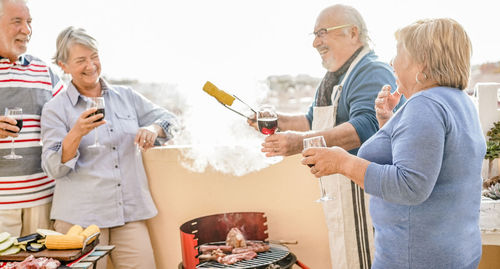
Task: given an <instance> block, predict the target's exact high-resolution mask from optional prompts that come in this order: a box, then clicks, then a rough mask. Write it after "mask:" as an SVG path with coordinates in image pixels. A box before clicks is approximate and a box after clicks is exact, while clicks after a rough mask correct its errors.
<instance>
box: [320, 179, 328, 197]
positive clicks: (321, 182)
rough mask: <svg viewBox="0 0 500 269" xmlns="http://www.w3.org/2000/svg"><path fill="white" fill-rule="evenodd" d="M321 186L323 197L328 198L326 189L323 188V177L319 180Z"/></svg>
mask: <svg viewBox="0 0 500 269" xmlns="http://www.w3.org/2000/svg"><path fill="white" fill-rule="evenodd" d="M319 186H320V187H321V197H326V191H325V188H323V181H322V180H321V177H320V178H319Z"/></svg>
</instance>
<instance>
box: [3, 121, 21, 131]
mask: <svg viewBox="0 0 500 269" xmlns="http://www.w3.org/2000/svg"><path fill="white" fill-rule="evenodd" d="M15 120H16V121H17V123H16V126H17V128H19V132H21V129H22V128H23V119H15ZM6 131H7V132H11V133H15V132H13V131H11V130H6ZM19 132H18V133H19Z"/></svg>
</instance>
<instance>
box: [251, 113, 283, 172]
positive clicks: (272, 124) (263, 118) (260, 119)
mask: <svg viewBox="0 0 500 269" xmlns="http://www.w3.org/2000/svg"><path fill="white" fill-rule="evenodd" d="M257 125H258V126H259V131H260V132H261V133H262V134H264V135H272V134H274V133H275V132H276V130H277V129H278V114H276V111H275V110H274V107H273V106H271V105H263V106H261V107H259V109H258V110H257ZM281 160H283V157H282V156H274V157H267V158H266V162H267V163H270V164H275V163H278V162H280V161H281Z"/></svg>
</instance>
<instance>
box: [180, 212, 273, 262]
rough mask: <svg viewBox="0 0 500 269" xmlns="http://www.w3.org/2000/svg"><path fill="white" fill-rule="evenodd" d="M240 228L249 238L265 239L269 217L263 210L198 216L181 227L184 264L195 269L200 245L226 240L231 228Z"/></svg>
mask: <svg viewBox="0 0 500 269" xmlns="http://www.w3.org/2000/svg"><path fill="white" fill-rule="evenodd" d="M234 227H236V228H238V229H240V231H241V232H242V234H243V235H244V236H245V238H246V239H247V240H259V241H264V240H266V239H267V238H268V235H267V218H266V216H265V215H264V213H262V212H234V213H224V214H216V215H210V216H205V217H200V218H196V219H193V220H190V221H187V222H185V223H184V224H182V225H181V227H180V234H181V245H182V265H183V267H184V268H185V269H195V268H196V265H198V264H199V262H200V261H199V259H198V258H196V256H197V255H198V249H197V248H196V247H197V246H199V245H203V244H206V243H211V242H221V241H226V235H227V233H228V232H229V230H231V228H234Z"/></svg>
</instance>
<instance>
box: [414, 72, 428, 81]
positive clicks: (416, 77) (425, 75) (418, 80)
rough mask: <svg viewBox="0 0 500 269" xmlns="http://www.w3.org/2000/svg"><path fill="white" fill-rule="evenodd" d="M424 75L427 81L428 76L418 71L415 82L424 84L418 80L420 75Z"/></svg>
mask: <svg viewBox="0 0 500 269" xmlns="http://www.w3.org/2000/svg"><path fill="white" fill-rule="evenodd" d="M420 73H422V75H423V76H424V80H427V75H426V74H425V73H424V72H420V71H418V72H417V74H416V75H415V81H416V82H417V83H418V84H423V83H422V82H421V81H420V80H419V79H418V74H420Z"/></svg>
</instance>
